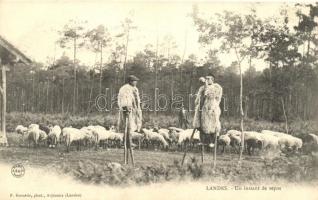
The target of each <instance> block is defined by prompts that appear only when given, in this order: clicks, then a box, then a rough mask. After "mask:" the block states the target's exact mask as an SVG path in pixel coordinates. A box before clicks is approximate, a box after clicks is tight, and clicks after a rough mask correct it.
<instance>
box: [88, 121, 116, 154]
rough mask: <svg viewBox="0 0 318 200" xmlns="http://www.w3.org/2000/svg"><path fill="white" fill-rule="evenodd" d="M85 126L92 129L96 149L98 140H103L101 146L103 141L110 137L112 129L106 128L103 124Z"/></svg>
mask: <svg viewBox="0 0 318 200" xmlns="http://www.w3.org/2000/svg"><path fill="white" fill-rule="evenodd" d="M87 128H88V129H90V130H92V131H93V134H94V136H95V144H96V149H97V147H98V144H99V143H100V142H104V143H103V147H105V141H107V140H108V139H109V138H110V136H111V134H112V133H111V132H112V130H106V129H105V128H104V127H103V126H99V125H97V126H88V127H87Z"/></svg>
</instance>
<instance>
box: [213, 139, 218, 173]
mask: <svg viewBox="0 0 318 200" xmlns="http://www.w3.org/2000/svg"><path fill="white" fill-rule="evenodd" d="M217 142H218V140H217V134H215V138H214V156H213V170H215V167H216V148H217V145H218V144H217Z"/></svg>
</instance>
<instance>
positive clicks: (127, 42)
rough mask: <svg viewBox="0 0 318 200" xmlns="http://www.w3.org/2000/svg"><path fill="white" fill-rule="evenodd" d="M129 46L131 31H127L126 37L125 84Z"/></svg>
mask: <svg viewBox="0 0 318 200" xmlns="http://www.w3.org/2000/svg"><path fill="white" fill-rule="evenodd" d="M128 44H129V29H128V31H127V37H126V48H125V59H124V83H126V76H127V67H126V63H127V54H128Z"/></svg>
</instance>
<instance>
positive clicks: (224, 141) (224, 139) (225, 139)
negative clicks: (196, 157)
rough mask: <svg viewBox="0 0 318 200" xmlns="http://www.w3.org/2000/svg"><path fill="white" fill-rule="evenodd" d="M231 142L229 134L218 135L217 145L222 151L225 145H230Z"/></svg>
mask: <svg viewBox="0 0 318 200" xmlns="http://www.w3.org/2000/svg"><path fill="white" fill-rule="evenodd" d="M230 144H231V138H230V136H229V134H224V135H220V137H219V139H218V145H220V146H222V147H223V149H222V153H223V152H224V150H225V147H228V146H230Z"/></svg>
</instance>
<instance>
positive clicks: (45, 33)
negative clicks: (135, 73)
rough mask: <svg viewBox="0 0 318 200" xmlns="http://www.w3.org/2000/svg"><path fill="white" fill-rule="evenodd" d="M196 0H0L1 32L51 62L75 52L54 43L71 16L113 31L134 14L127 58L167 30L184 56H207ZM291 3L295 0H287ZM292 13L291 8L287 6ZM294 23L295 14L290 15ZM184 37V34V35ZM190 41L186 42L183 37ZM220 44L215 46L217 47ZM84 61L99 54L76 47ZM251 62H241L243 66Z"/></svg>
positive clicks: (236, 6)
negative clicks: (195, 18)
mask: <svg viewBox="0 0 318 200" xmlns="http://www.w3.org/2000/svg"><path fill="white" fill-rule="evenodd" d="M196 4H197V5H198V7H199V11H200V13H202V14H203V15H204V16H212V15H213V14H215V13H221V12H222V11H224V10H228V11H233V12H237V13H242V14H245V13H247V12H248V11H249V9H251V8H255V9H256V11H257V15H258V16H259V17H261V18H267V17H274V16H278V15H279V9H280V8H282V7H287V6H288V5H287V4H284V3H281V2H274V3H273V2H272V3H253V2H244V3H242V2H226V3H219V2H208V1H201V2H200V1H199V2H196ZM192 5H193V2H190V1H185V2H181V1H171V2H170V1H147V2H146V1H133V2H132V1H96V0H95V1H94V0H93V1H83V0H82V1H57V0H55V1H52V0H51V1H48V0H42V1H38V0H11V1H8V0H0V35H2V36H3V37H4V38H6V39H7V40H8V41H9V42H11V43H12V44H14V45H15V46H17V47H18V48H19V49H20V50H21V51H22V52H23V53H25V54H26V55H27V56H29V57H30V58H31V59H32V60H35V61H37V62H43V63H47V62H52V60H53V59H54V58H58V57H60V56H61V55H62V54H63V53H64V54H66V55H67V56H69V57H71V58H72V51H71V50H65V49H62V48H60V47H59V45H56V43H55V41H57V40H58V39H59V34H58V31H59V30H62V28H63V26H64V25H65V24H67V23H68V21H69V20H71V19H75V20H79V21H84V20H87V25H86V26H85V28H93V27H96V26H97V25H100V24H103V25H104V26H105V27H107V28H108V30H109V32H110V33H111V34H112V35H116V34H118V33H120V32H121V30H122V29H121V22H122V21H123V20H124V19H125V17H127V16H130V17H131V18H132V19H133V21H134V24H135V25H136V26H137V29H136V30H133V31H132V32H131V37H130V38H131V41H130V43H129V48H128V56H129V57H128V58H132V56H133V55H134V54H135V53H136V52H138V51H142V50H143V49H144V46H145V45H146V44H148V43H151V44H153V45H156V42H157V38H158V40H159V43H161V42H162V40H163V38H164V36H166V35H171V36H173V37H174V39H175V41H176V43H177V48H176V49H175V50H174V52H172V53H176V54H179V55H182V54H183V50H184V47H185V45H186V51H185V58H187V57H188V56H189V55H190V54H195V55H196V56H197V57H198V58H199V60H200V59H202V58H204V56H205V53H206V49H205V48H203V47H202V46H201V45H200V44H199V43H198V36H199V34H198V32H197V31H196V29H195V26H194V24H193V20H192V19H191V17H189V16H188V14H189V13H190V12H191V11H192ZM289 5H290V7H292V5H293V4H289ZM289 11H290V13H294V11H295V10H293V8H290V9H289ZM290 21H291V23H296V21H297V18H296V17H295V16H293V15H291V16H290ZM185 38H186V39H185ZM185 41H186V42H185ZM213 48H217V47H213ZM109 53H110V48H108V49H106V52H105V55H104V60H107V58H108V56H109ZM78 58H79V60H80V61H81V62H82V63H85V64H87V65H94V63H95V62H96V61H98V60H99V59H97V57H96V54H94V53H92V52H91V51H89V50H87V49H85V48H84V49H82V50H80V51H79V53H78ZM219 58H220V60H221V63H222V64H223V65H225V66H229V65H230V64H231V63H232V62H233V61H235V57H234V55H232V54H221V55H220V56H219ZM254 64H255V67H256V69H257V70H262V69H264V68H265V67H267V64H266V63H265V62H263V61H262V60H257V61H255V63H254ZM244 66H245V68H246V67H247V64H246V65H243V68H244Z"/></svg>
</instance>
